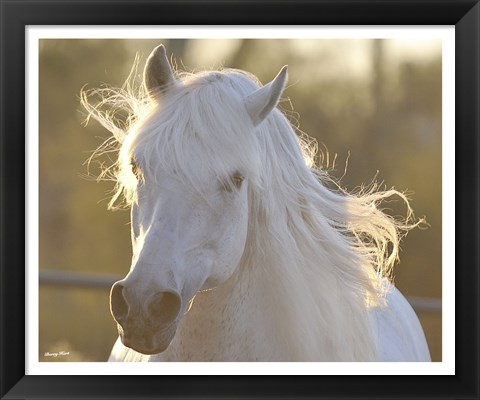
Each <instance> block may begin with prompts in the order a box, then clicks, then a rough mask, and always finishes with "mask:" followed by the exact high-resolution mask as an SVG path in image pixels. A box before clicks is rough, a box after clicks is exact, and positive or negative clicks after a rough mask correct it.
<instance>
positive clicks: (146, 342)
mask: <svg viewBox="0 0 480 400" xmlns="http://www.w3.org/2000/svg"><path fill="white" fill-rule="evenodd" d="M131 292H132V291H131V290H129V289H128V287H127V286H126V285H125V281H119V282H116V283H115V284H114V285H113V286H112V290H111V293H110V311H111V313H112V316H113V318H114V319H115V321H116V322H117V328H118V333H119V335H120V338H121V340H122V343H123V344H124V345H125V346H127V347H130V348H131V349H133V350H135V351H137V352H139V353H142V354H158V353H161V352H162V351H164V350H166V348H167V347H168V345H169V344H170V342H171V341H172V340H173V337H174V336H175V332H176V330H177V325H178V317H179V315H180V310H181V306H182V301H181V298H180V296H179V295H178V294H177V293H176V292H173V291H158V292H154V293H153V294H151V295H150V296H148V297H147V300H146V301H141V298H142V297H143V298H145V296H132V293H131Z"/></svg>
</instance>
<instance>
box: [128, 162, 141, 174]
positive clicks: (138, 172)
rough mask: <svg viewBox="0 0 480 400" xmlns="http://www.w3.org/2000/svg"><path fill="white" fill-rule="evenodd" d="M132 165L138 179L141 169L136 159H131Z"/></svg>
mask: <svg viewBox="0 0 480 400" xmlns="http://www.w3.org/2000/svg"><path fill="white" fill-rule="evenodd" d="M130 167H131V168H132V173H133V175H135V177H136V178H137V179H139V178H140V170H139V168H138V165H137V163H136V162H135V160H133V159H132V160H130Z"/></svg>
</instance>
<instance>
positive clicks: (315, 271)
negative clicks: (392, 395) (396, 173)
mask: <svg viewBox="0 0 480 400" xmlns="http://www.w3.org/2000/svg"><path fill="white" fill-rule="evenodd" d="M178 79H179V80H180V81H181V82H182V85H180V86H179V87H178V88H176V89H175V88H172V93H171V94H169V96H168V97H167V99H166V100H165V101H164V102H163V103H160V104H158V105H152V104H151V102H150V101H149V100H148V98H147V96H146V91H145V89H144V88H143V87H140V89H139V90H138V89H134V88H133V85H131V84H129V83H127V84H126V85H124V87H123V88H122V89H118V90H113V89H109V88H103V89H97V90H94V91H83V92H82V95H81V100H82V104H83V106H84V107H85V109H86V110H87V111H88V115H89V116H92V117H93V118H94V119H96V120H97V121H99V122H100V123H101V124H102V125H103V126H104V127H105V128H107V129H108V130H109V131H111V132H112V133H113V139H110V140H107V141H106V142H105V143H104V144H103V145H102V146H100V148H99V149H97V152H96V153H95V155H98V154H102V153H106V152H110V151H116V152H118V159H117V160H116V161H115V162H114V163H113V164H112V165H111V166H108V167H106V168H104V169H103V172H102V174H101V176H100V179H105V178H107V179H112V180H114V181H115V182H116V191H115V193H114V195H113V196H112V200H111V202H110V204H109V206H110V207H111V208H115V207H116V206H117V204H118V202H121V200H122V198H123V199H124V200H125V202H124V204H125V205H129V204H130V203H131V202H132V201H135V190H134V187H133V184H132V182H133V175H132V172H131V167H130V163H131V160H132V158H137V157H138V155H139V154H141V160H139V162H140V163H141V164H142V170H145V171H146V172H145V173H147V174H149V175H151V176H152V177H157V175H156V170H158V169H159V168H158V167H159V166H160V169H162V170H164V169H167V170H168V169H170V170H172V171H173V170H175V172H176V173H178V174H179V176H181V177H183V178H184V179H186V180H188V183H189V184H190V185H192V186H193V187H195V180H192V178H191V177H192V176H194V175H195V173H197V174H198V171H199V163H201V168H203V169H211V170H212V171H216V172H217V173H218V176H219V177H220V178H221V177H222V176H224V175H225V174H227V173H228V172H229V171H231V169H232V168H236V167H237V165H233V164H230V163H229V162H226V161H225V160H233V159H235V160H236V162H237V163H239V164H240V166H241V167H242V168H245V169H247V170H248V172H247V176H248V177H249V201H250V204H249V207H250V211H249V212H250V217H249V230H248V237H247V245H246V248H245V252H244V255H243V258H242V261H241V266H242V270H241V271H238V272H237V275H236V277H237V279H240V275H239V274H245V273H246V274H248V273H249V271H251V270H255V274H256V276H263V278H264V279H265V281H266V282H269V283H270V284H269V285H268V287H267V288H266V290H268V295H266V296H265V298H266V299H267V301H269V302H271V306H270V310H271V311H272V313H273V314H278V315H277V317H278V320H282V321H284V322H283V324H285V326H288V329H282V330H280V331H279V338H278V339H276V340H280V341H282V342H284V343H285V345H288V346H290V347H293V351H294V353H295V354H297V355H298V359H299V360H311V359H312V358H313V359H317V360H318V357H319V355H320V357H321V358H322V359H325V360H331V361H352V360H358V361H369V360H374V359H375V356H376V353H375V345H374V341H373V336H372V332H371V328H370V324H369V321H368V315H367V310H368V308H369V307H382V306H383V296H384V294H385V293H386V291H388V290H389V282H388V280H387V279H386V278H389V277H391V273H392V268H393V265H394V263H395V262H396V261H397V259H398V253H399V243H400V240H401V238H402V237H403V236H404V235H405V234H406V232H408V231H409V230H410V229H412V228H413V227H415V226H417V225H418V224H419V223H420V222H421V221H419V222H412V221H413V214H412V210H411V208H410V205H409V202H408V199H407V198H406V196H405V195H404V194H402V193H400V192H398V191H396V190H393V189H391V190H385V191H382V190H379V188H378V186H377V185H371V186H370V188H369V189H364V190H363V191H361V192H359V193H355V194H352V193H347V192H346V191H345V190H343V189H342V188H341V187H340V186H339V185H338V184H336V182H335V181H334V180H333V179H332V178H331V177H330V176H329V175H328V174H327V173H326V172H324V171H322V170H321V169H319V168H316V167H315V166H314V165H312V160H313V155H314V149H313V148H312V141H311V140H309V139H308V138H307V137H306V136H305V135H297V134H296V133H295V129H294V128H293V127H292V125H291V124H290V122H289V121H288V119H287V118H286V117H285V115H284V114H283V113H282V112H280V111H279V110H278V109H275V110H274V111H273V112H272V113H271V114H270V116H268V117H267V119H266V120H265V121H263V123H261V124H260V125H259V126H257V127H256V128H255V129H254V128H253V126H252V125H251V123H250V122H249V121H248V120H247V118H246V114H245V113H246V112H245V111H243V110H242V109H241V107H242V105H241V101H242V99H243V98H244V97H245V96H246V95H248V94H250V93H251V92H253V90H255V89H256V88H258V82H257V81H256V79H255V78H254V77H252V76H251V75H249V74H247V73H245V72H243V71H239V70H231V69H225V70H222V71H215V72H202V73H197V74H187V73H183V74H178ZM95 96H98V97H97V100H96V101H95V103H92V102H91V100H90V99H91V98H92V97H95ZM159 109H162V110H163V111H165V113H166V114H168V115H170V118H168V119H165V118H161V117H159V114H160V113H159V112H158V111H159ZM218 110H222V111H221V112H218ZM119 121H121V122H120V123H119ZM159 131H161V132H162V134H158V132H159ZM187 143H189V145H188V146H186V144H187ZM192 143H195V146H193V145H192ZM195 151H199V152H203V153H206V154H207V155H208V156H207V157H204V159H203V160H198V159H197V157H196V154H195ZM203 153H202V154H203ZM226 153H228V154H226ZM233 155H234V156H235V157H233ZM159 163H160V165H159ZM250 178H251V179H250ZM332 187H333V188H334V189H332ZM395 196H396V197H398V198H400V199H401V200H402V201H403V202H404V203H405V205H406V210H407V215H406V217H405V218H404V219H403V220H400V219H395V218H393V217H391V216H389V215H387V214H386V213H385V212H383V211H382V210H381V208H380V207H381V203H382V202H384V201H385V200H387V199H390V198H392V197H395ZM234 279H235V277H234ZM285 294H289V295H285ZM291 296H293V297H291ZM339 332H341V334H339ZM299 338H300V339H299Z"/></svg>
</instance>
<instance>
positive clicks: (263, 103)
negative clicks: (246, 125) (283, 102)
mask: <svg viewBox="0 0 480 400" xmlns="http://www.w3.org/2000/svg"><path fill="white" fill-rule="evenodd" d="M286 82H287V66H286V65H285V66H284V67H283V68H282V69H281V70H280V72H279V73H278V75H277V76H276V77H275V79H273V80H272V81H271V82H269V83H267V84H266V85H264V86H262V87H261V88H260V89H257V90H256V91H255V92H253V93H252V94H250V95H248V96H247V97H246V98H245V105H246V107H247V111H248V114H249V115H250V117H251V118H252V121H253V124H254V125H258V124H259V123H260V122H262V121H263V120H264V119H265V118H266V117H267V115H268V114H269V113H270V112H271V111H272V110H273V109H274V108H275V107H276V105H277V103H278V100H279V99H280V96H281V95H282V92H283V89H284V88H285V83H286Z"/></svg>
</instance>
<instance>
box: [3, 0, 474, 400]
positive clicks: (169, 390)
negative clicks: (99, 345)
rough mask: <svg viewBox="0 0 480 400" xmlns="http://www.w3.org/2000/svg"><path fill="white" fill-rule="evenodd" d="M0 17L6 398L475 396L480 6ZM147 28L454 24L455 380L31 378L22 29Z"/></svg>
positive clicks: (35, 4)
mask: <svg viewBox="0 0 480 400" xmlns="http://www.w3.org/2000/svg"><path fill="white" fill-rule="evenodd" d="M0 15H1V22H0V23H1V34H0V50H1V56H0V57H1V69H0V74H1V75H0V77H1V87H0V91H1V99H0V104H1V112H0V129H1V145H0V151H1V158H0V163H1V164H0V165H1V189H0V204H1V220H0V221H1V222H0V237H1V241H0V260H1V266H0V285H1V287H0V296H1V322H0V332H1V336H0V351H1V353H0V354H1V355H0V357H1V360H0V367H1V377H0V395H1V397H2V399H54V398H58V399H69V398H72V399H73V398H75V399H84V398H85V399H94V398H95V399H96V398H98V399H110V398H112V399H113V398H116V399H118V398H122V399H127V398H132V399H147V398H152V399H153V398H155V399H167V398H179V399H180V398H189V399H190V398H191V399H196V398H205V399H210V398H212V399H214V398H221V399H229V398H232V399H237V398H266V399H267V398H275V399H289V398H292V399H293V398H295V399H296V398H319V399H321V398H325V399H347V398H355V399H359V398H365V399H373V398H377V399H400V398H422V399H427V398H428V399H458V398H461V399H478V398H479V396H480V390H479V387H480V384H479V375H480V373H479V368H478V367H479V359H480V357H479V355H480V353H479V345H478V344H479V292H480V290H479V289H480V285H479V262H478V261H479V250H478V244H479V241H478V239H479V236H478V226H479V212H478V210H479V185H478V180H479V173H478V171H479V161H478V160H479V147H478V146H479V140H478V137H479V134H480V129H479V121H480V118H479V110H480V107H479V106H480V104H479V97H480V80H479V76H480V65H479V64H480V63H479V60H480V5H479V4H478V1H466V0H459V1H454V0H451V1H446V0H432V1H430V0H420V1H405V0H383V1H362V0H357V1H354V0H346V1H344V0H336V1H307V0H298V1H295V0H283V1H282V0H272V1H267V0H262V1H237V0H234V1H213V0H210V1H205V0H198V1H185V0H179V1H146V0H139V1H133V0H130V1H128V0H127V1H126V0H111V1H108V0H98V1H95V2H84V1H81V0H75V1H70V0H64V1H61V2H60V1H52V0H0ZM144 24H146V25H161V24H168V25H177V24H181V25H455V31H456V36H455V71H456V72H455V82H456V89H455V98H456V105H455V113H456V123H455V130H456V132H455V143H456V144H455V147H456V157H455V158H456V165H455V167H456V174H455V178H456V180H455V181H456V187H455V188H451V190H455V199H456V205H457V209H456V210H455V212H456V227H455V229H456V232H455V233H456V237H457V239H458V240H456V327H455V331H456V373H455V375H454V376H33V375H25V340H24V338H25V269H24V265H25V194H26V192H25V162H26V160H25V134H24V133H25V88H26V81H25V27H26V26H27V25H144ZM444 151H449V149H444ZM450 167H451V166H444V168H450ZM449 212H454V211H453V210H449ZM265 368H268V366H266V367H265Z"/></svg>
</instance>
